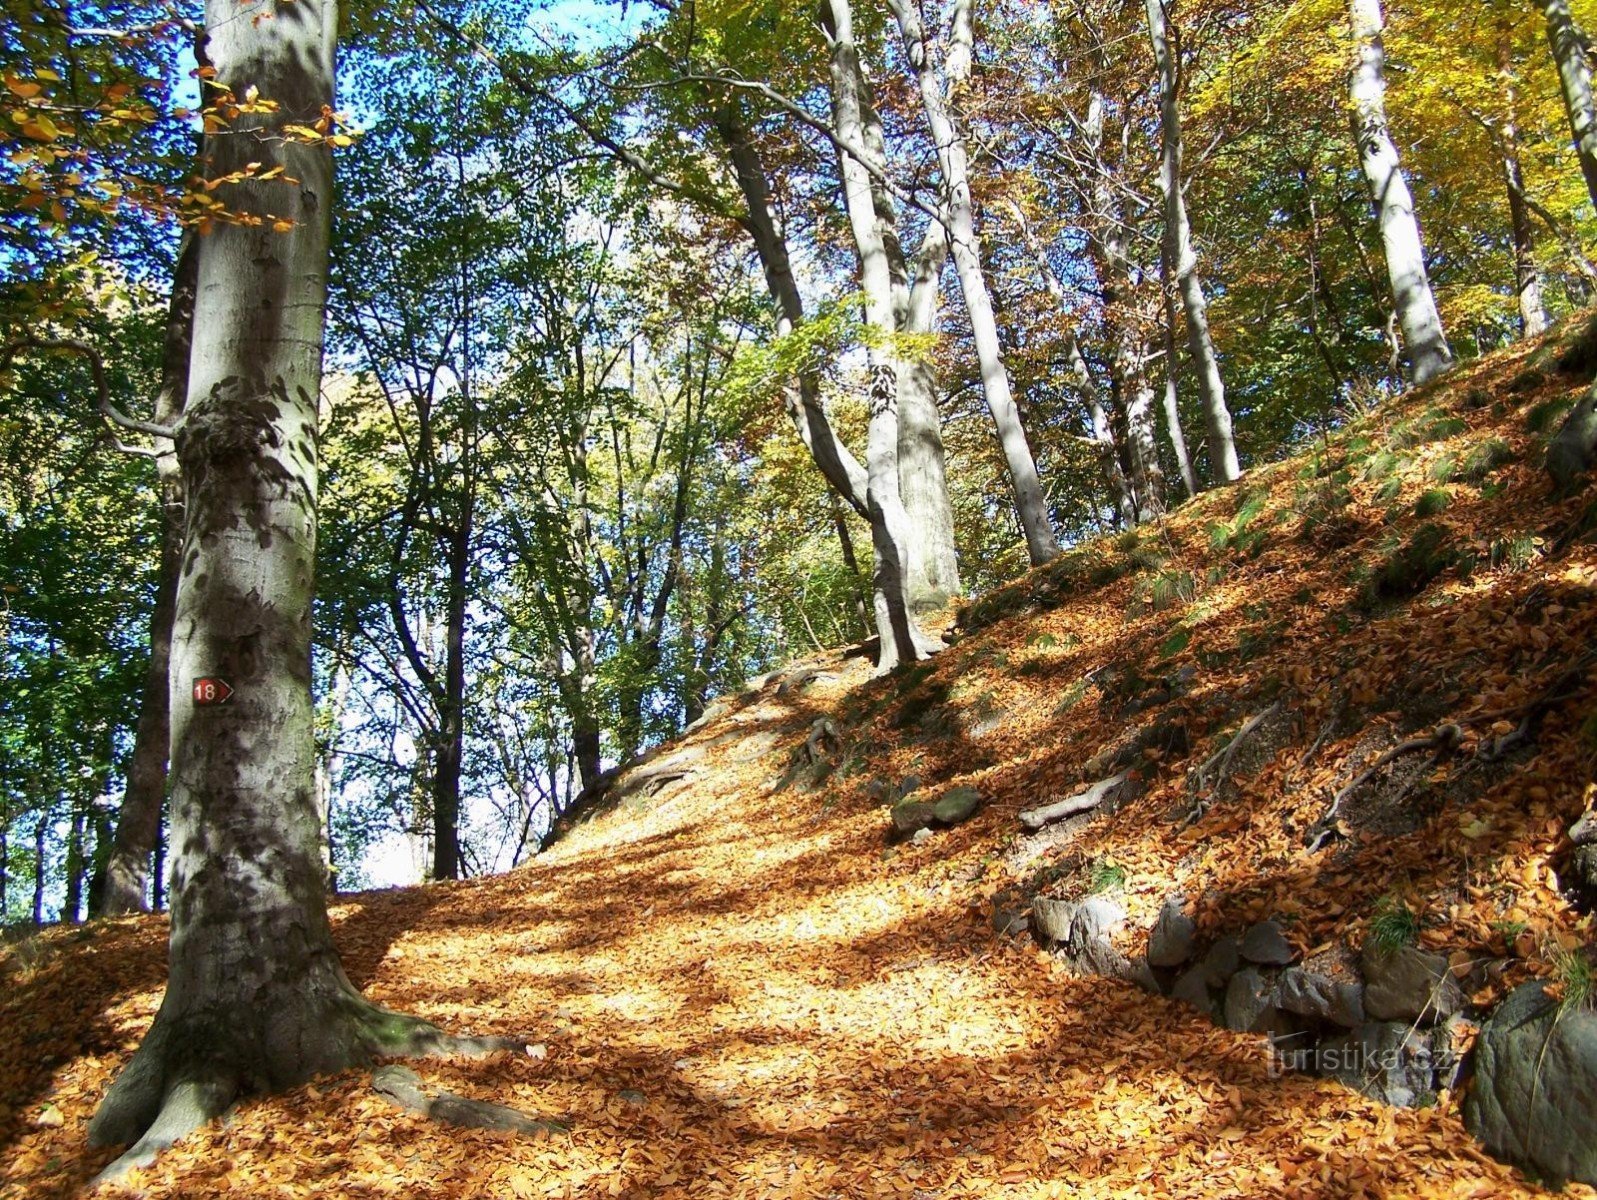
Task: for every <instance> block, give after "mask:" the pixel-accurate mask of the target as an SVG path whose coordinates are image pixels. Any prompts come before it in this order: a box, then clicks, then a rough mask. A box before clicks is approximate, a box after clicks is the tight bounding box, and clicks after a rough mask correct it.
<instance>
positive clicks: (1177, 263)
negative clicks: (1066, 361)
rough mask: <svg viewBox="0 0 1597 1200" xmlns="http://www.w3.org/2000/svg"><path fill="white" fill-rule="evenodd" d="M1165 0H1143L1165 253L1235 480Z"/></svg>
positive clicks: (1171, 372)
mask: <svg viewBox="0 0 1597 1200" xmlns="http://www.w3.org/2000/svg"><path fill="white" fill-rule="evenodd" d="M1166 3H1167V0H1147V8H1148V33H1149V36H1150V37H1151V38H1152V41H1153V57H1154V62H1155V63H1156V64H1157V67H1158V71H1159V134H1160V166H1159V187H1160V190H1161V192H1162V193H1163V195H1164V254H1165V259H1166V261H1167V262H1168V263H1169V264H1170V269H1171V270H1172V271H1173V272H1174V273H1175V277H1176V287H1177V289H1178V290H1179V291H1180V293H1181V309H1182V312H1183V313H1184V314H1185V315H1186V323H1187V350H1188V353H1190V354H1191V355H1192V371H1193V374H1194V375H1196V376H1197V380H1198V397H1199V399H1200V401H1201V402H1202V404H1203V427H1204V433H1205V436H1206V438H1207V441H1208V444H1209V469H1210V470H1211V471H1213V472H1214V478H1215V479H1216V480H1218V481H1219V482H1221V483H1234V482H1236V480H1237V479H1238V478H1239V477H1240V476H1241V474H1242V468H1241V466H1240V465H1239V464H1238V462H1237V444H1236V439H1235V438H1234V437H1233V436H1232V434H1231V410H1230V409H1229V408H1227V407H1226V400H1225V383H1224V381H1223V380H1222V379H1221V378H1220V362H1219V359H1218V358H1216V357H1215V353H1214V339H1213V338H1211V337H1210V336H1209V302H1208V300H1207V299H1206V298H1205V297H1204V294H1203V280H1202V278H1201V277H1200V276H1199V275H1198V255H1197V253H1196V251H1194V250H1193V248H1192V227H1191V224H1190V223H1189V222H1188V220H1187V201H1186V197H1185V196H1184V195H1183V194H1182V191H1181V187H1182V183H1181V159H1182V143H1181V108H1180V87H1179V84H1180V78H1181V71H1180V63H1178V62H1177V61H1176V54H1175V53H1174V52H1173V51H1172V48H1171V45H1170V28H1169V20H1168V15H1169V14H1168V13H1167V11H1166V8H1165V4H1166ZM1166 371H1167V372H1168V377H1169V378H1172V379H1173V378H1175V360H1174V359H1171V361H1170V362H1169V363H1167V364H1166ZM1182 478H1183V479H1185V480H1188V483H1187V490H1188V491H1189V492H1191V491H1194V490H1195V486H1194V485H1195V483H1196V480H1195V479H1193V478H1192V472H1191V468H1190V467H1188V468H1187V469H1186V470H1184V471H1183V472H1182Z"/></svg>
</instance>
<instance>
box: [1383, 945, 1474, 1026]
mask: <svg viewBox="0 0 1597 1200" xmlns="http://www.w3.org/2000/svg"><path fill="white" fill-rule="evenodd" d="M1360 965H1361V966H1362V967H1363V969H1364V1011H1365V1012H1366V1013H1368V1014H1369V1015H1370V1016H1371V1017H1373V1018H1375V1019H1376V1020H1377V1021H1419V1022H1421V1023H1424V1024H1432V1023H1434V1022H1436V1021H1445V1020H1446V1019H1447V1018H1448V1017H1450V1016H1452V1015H1453V1014H1454V1013H1456V1012H1458V1011H1459V1010H1460V1009H1462V1008H1463V1007H1464V993H1463V991H1462V990H1460V988H1459V986H1458V981H1457V980H1456V979H1454V978H1453V973H1452V971H1451V970H1449V969H1448V965H1447V959H1445V958H1443V957H1442V956H1441V955H1440V954H1429V953H1427V952H1426V951H1424V950H1420V949H1417V948H1416V947H1414V946H1402V947H1399V948H1398V949H1396V950H1391V951H1382V950H1378V949H1376V948H1375V947H1373V946H1365V947H1364V954H1363V956H1362V959H1361V962H1360Z"/></svg>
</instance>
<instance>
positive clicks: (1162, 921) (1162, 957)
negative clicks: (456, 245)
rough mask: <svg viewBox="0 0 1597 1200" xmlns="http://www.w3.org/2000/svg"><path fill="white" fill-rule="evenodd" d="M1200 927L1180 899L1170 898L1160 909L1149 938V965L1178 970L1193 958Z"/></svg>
mask: <svg viewBox="0 0 1597 1200" xmlns="http://www.w3.org/2000/svg"><path fill="white" fill-rule="evenodd" d="M1197 932H1198V926H1197V924H1196V923H1195V922H1194V921H1193V919H1192V918H1191V917H1189V916H1187V914H1186V913H1185V912H1184V911H1183V909H1182V904H1181V897H1180V896H1171V897H1170V898H1169V899H1168V900H1166V901H1165V902H1164V907H1162V908H1161V909H1160V910H1159V920H1158V921H1157V922H1155V923H1154V927H1153V932H1151V933H1150V934H1149V935H1148V965H1149V966H1150V967H1179V966H1181V965H1182V964H1183V963H1185V962H1187V961H1189V960H1190V959H1191V958H1192V954H1193V950H1194V945H1193V942H1194V939H1195V938H1196V936H1197Z"/></svg>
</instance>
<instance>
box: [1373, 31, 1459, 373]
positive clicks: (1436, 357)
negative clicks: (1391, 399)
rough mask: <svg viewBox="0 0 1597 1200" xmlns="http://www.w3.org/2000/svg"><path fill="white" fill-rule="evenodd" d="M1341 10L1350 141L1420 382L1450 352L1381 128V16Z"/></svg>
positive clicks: (1408, 198) (1446, 362) (1404, 187)
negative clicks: (1345, 14)
mask: <svg viewBox="0 0 1597 1200" xmlns="http://www.w3.org/2000/svg"><path fill="white" fill-rule="evenodd" d="M1348 11H1349V16H1350V19H1351V21H1352V28H1353V43H1354V58H1353V69H1352V74H1351V76H1350V81H1349V93H1350V95H1351V98H1352V102H1353V140H1354V142H1355V143H1356V144H1357V145H1358V151H1359V162H1360V165H1361V166H1362V167H1363V169H1364V178H1365V182H1366V183H1368V185H1369V189H1370V198H1371V200H1372V201H1373V203H1374V205H1375V214H1376V220H1377V222H1378V224H1379V226H1380V230H1381V242H1382V244H1383V246H1384V247H1385V250H1386V271H1387V278H1388V281H1389V282H1390V284H1391V289H1392V304H1393V308H1394V311H1395V312H1396V314H1397V324H1398V327H1399V328H1400V329H1401V330H1402V332H1403V343H1404V345H1405V346H1406V348H1407V350H1408V359H1409V378H1410V379H1411V380H1413V382H1415V383H1424V382H1426V381H1427V380H1429V379H1434V378H1435V377H1436V376H1438V375H1440V374H1441V373H1442V372H1443V371H1446V370H1447V369H1449V368H1450V367H1451V366H1452V365H1453V352H1452V350H1451V349H1450V348H1449V347H1448V344H1447V337H1446V335H1445V334H1444V333H1443V330H1442V318H1441V314H1440V313H1438V312H1437V309H1436V297H1435V295H1434V294H1433V293H1432V291H1431V280H1430V276H1429V274H1428V273H1427V272H1426V269H1425V245H1424V242H1423V240H1422V239H1421V237H1420V226H1419V220H1418V218H1417V217H1416V216H1415V214H1414V197H1413V195H1412V194H1411V193H1410V192H1409V187H1408V180H1407V179H1405V178H1404V176H1403V168H1402V166H1401V164H1400V163H1399V162H1398V155H1397V146H1396V144H1395V143H1394V142H1393V141H1392V135H1391V131H1390V129H1389V127H1388V125H1387V120H1386V51H1385V49H1384V47H1383V46H1382V43H1381V32H1382V30H1383V29H1384V28H1385V19H1384V18H1383V16H1382V15H1381V3H1380V0H1349V9H1348Z"/></svg>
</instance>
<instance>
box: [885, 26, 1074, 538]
mask: <svg viewBox="0 0 1597 1200" xmlns="http://www.w3.org/2000/svg"><path fill="white" fill-rule="evenodd" d="M971 3H972V0H954V5H953V24H952V34H951V37H950V39H949V41H950V45H949V49H948V54H947V56H946V62H945V64H944V71H943V74H944V80H945V82H939V80H938V78H937V68H936V64H935V63H934V62H933V60H932V54H931V46H930V43H929V40H928V38H927V35H926V29H925V26H924V24H923V22H922V20H921V15H920V3H919V0H889V7H890V8H891V9H892V11H893V15H894V16H895V17H896V18H897V21H898V28H899V33H900V35H901V36H902V38H903V42H904V52H905V54H906V56H907V57H908V59H909V64H910V69H911V70H912V71H914V72H915V77H916V82H917V83H918V85H919V88H920V97H921V107H922V109H923V110H924V111H925V114H926V124H927V127H928V129H929V130H930V132H931V135H932V143H933V145H934V146H935V147H936V151H937V165H938V170H939V171H940V172H941V174H942V184H943V211H944V214H945V224H946V225H947V229H948V234H949V238H950V240H951V242H952V251H953V256H954V270H955V273H956V274H957V275H958V276H959V287H960V291H961V292H962V293H963V294H964V297H965V309H966V312H967V313H968V314H969V316H970V327H971V335H972V338H973V340H974V341H975V344H976V360H977V363H978V365H979V367H980V370H981V383H982V393H983V395H984V396H985V397H986V399H987V408H988V411H989V412H991V413H992V417H993V424H994V425H995V426H996V427H997V430H998V443H999V446H1000V447H1001V448H1002V449H1003V452H1004V462H1005V464H1006V466H1007V467H1008V469H1009V481H1010V487H1011V489H1012V490H1013V492H1014V498H1015V512H1016V514H1017V515H1018V517H1019V518H1020V526H1021V529H1022V530H1023V531H1024V532H1025V535H1026V549H1027V552H1028V553H1029V554H1030V556H1031V561H1032V565H1034V566H1035V565H1038V564H1040V563H1045V562H1048V561H1049V560H1050V559H1052V558H1054V557H1056V556H1057V555H1058V553H1059V541H1058V539H1057V538H1056V537H1055V536H1054V530H1053V525H1052V523H1051V521H1050V519H1049V516H1048V499H1047V496H1046V494H1045V493H1044V492H1043V487H1042V481H1041V479H1039V478H1038V475H1037V462H1036V459H1035V458H1034V457H1033V456H1032V452H1031V445H1030V443H1029V442H1028V441H1027V439H1026V430H1025V427H1024V426H1023V425H1022V424H1021V420H1020V407H1019V406H1018V405H1017V404H1016V403H1015V396H1014V392H1013V390H1012V389H1011V387H1010V382H1009V372H1008V370H1007V369H1006V367H1005V365H1004V356H1003V348H1002V346H1001V344H1000V342H999V339H998V320H997V317H996V315H995V313H994V310H993V298H992V293H991V292H990V291H989V290H988V288H987V277H986V274H985V273H984V272H983V270H982V264H981V252H980V247H979V243H978V242H977V240H976V239H977V234H976V218H975V209H974V205H973V204H972V201H971V191H970V156H969V152H968V151H967V149H966V146H965V134H964V131H963V130H961V129H960V128H959V127H958V125H957V124H956V122H955V119H954V109H953V98H954V95H955V93H956V91H957V89H958V88H959V87H960V86H961V85H962V84H963V83H964V82H965V81H966V80H967V79H968V78H969V74H970V61H971Z"/></svg>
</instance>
